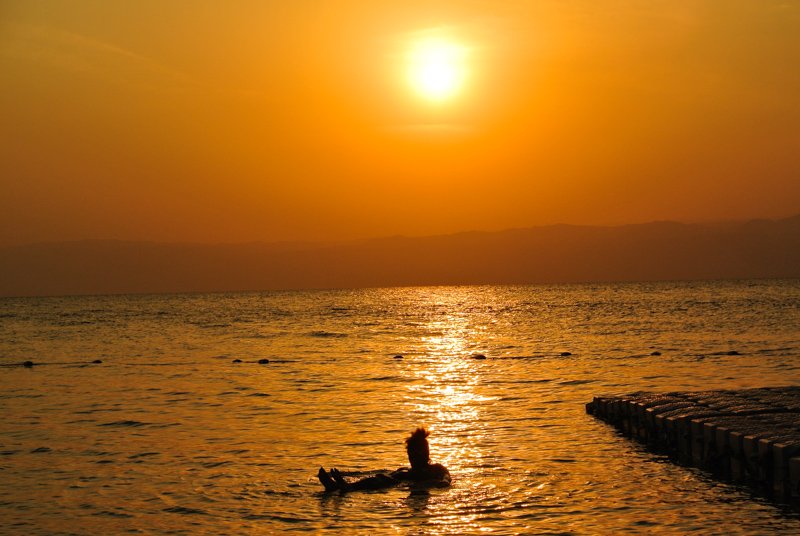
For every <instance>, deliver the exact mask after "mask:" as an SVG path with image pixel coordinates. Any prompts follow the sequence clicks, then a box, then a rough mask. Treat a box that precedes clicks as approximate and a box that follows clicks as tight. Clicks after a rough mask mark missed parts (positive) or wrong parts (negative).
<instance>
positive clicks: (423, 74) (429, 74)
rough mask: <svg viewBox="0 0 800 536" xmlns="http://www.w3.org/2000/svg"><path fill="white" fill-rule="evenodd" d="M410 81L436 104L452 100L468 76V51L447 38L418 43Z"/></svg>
mask: <svg viewBox="0 0 800 536" xmlns="http://www.w3.org/2000/svg"><path fill="white" fill-rule="evenodd" d="M410 58H411V61H410V67H409V80H410V82H411V85H412V87H413V88H414V89H415V90H416V91H417V92H418V93H419V94H420V95H422V96H423V97H425V98H427V99H429V100H432V101H444V100H447V99H449V98H452V97H453V96H454V95H456V94H457V93H458V92H459V91H460V90H461V88H462V86H463V84H464V79H465V77H466V69H465V67H466V66H465V58H466V49H465V48H464V47H463V46H461V45H459V44H458V43H456V42H453V41H449V40H445V39H426V40H423V41H418V42H416V43H415V44H414V45H413V47H412V50H411V54H410Z"/></svg>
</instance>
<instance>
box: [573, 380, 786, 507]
mask: <svg viewBox="0 0 800 536" xmlns="http://www.w3.org/2000/svg"><path fill="white" fill-rule="evenodd" d="M586 412H587V413H589V414H590V415H594V416H595V417H597V418H598V419H601V420H603V421H605V422H607V423H609V424H613V425H614V426H616V427H617V428H618V429H619V430H620V431H622V432H623V433H624V434H625V435H627V436H629V437H631V438H633V439H636V440H637V441H639V442H641V443H643V444H645V445H647V446H648V447H649V448H651V449H652V450H655V451H657V452H660V453H664V454H668V455H669V456H670V458H672V459H673V460H674V461H676V462H679V463H686V464H691V465H693V466H695V467H700V468H702V469H705V470H707V471H709V472H711V473H713V474H714V475H715V476H716V477H718V478H720V479H723V480H728V481H733V482H737V483H746V484H749V485H752V486H754V487H756V488H758V489H760V490H763V491H764V492H766V493H767V494H768V495H770V496H771V497H772V498H773V499H774V500H776V501H779V502H786V503H793V504H800V387H769V388H762V389H742V390H725V391H686V392H674V393H648V392H640V393H634V394H631V395H628V396H608V397H605V396H599V397H595V398H594V400H593V401H592V402H590V403H588V404H586Z"/></svg>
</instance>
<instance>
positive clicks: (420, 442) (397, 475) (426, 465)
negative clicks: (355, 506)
mask: <svg viewBox="0 0 800 536" xmlns="http://www.w3.org/2000/svg"><path fill="white" fill-rule="evenodd" d="M406 452H408V461H409V462H410V463H411V468H410V469H409V468H408V467H401V468H400V469H397V470H395V471H392V472H391V473H389V474H385V473H381V474H377V475H373V476H368V477H366V478H362V479H361V480H357V481H355V482H347V481H345V479H344V477H343V476H342V473H340V472H339V470H338V469H336V468H334V469H331V470H330V472H327V471H325V469H324V468H322V467H320V468H319V473H318V475H317V476H319V481H320V482H321V483H322V485H323V486H325V491H337V490H339V491H358V490H374V489H383V488H389V487H392V486H396V485H398V484H400V483H401V482H424V483H427V484H430V485H432V486H448V485H450V471H448V470H447V467H445V466H444V465H442V464H440V463H431V454H430V447H429V446H428V431H427V430H426V429H425V428H417V429H416V430H414V431H413V432H411V435H410V436H408V437H407V438H406Z"/></svg>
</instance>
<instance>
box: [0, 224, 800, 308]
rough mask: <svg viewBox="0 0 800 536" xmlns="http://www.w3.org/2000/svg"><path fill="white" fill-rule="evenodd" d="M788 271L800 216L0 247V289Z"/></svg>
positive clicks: (388, 283) (797, 260)
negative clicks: (320, 239)
mask: <svg viewBox="0 0 800 536" xmlns="http://www.w3.org/2000/svg"><path fill="white" fill-rule="evenodd" d="M796 277H800V215H798V216H794V217H791V218H786V219H781V220H777V221H771V220H753V221H749V222H746V223H741V224H730V225H715V224H683V223H676V222H653V223H647V224H637V225H624V226H618V227H591V226H573V225H553V226H547V227H532V228H528V229H512V230H507V231H500V232H465V233H458V234H453V235H443V236H431V237H419V238H407V237H402V236H398V237H390V238H379V239H372V240H364V241H359V242H348V243H338V244H314V243H260V242H255V243H247V244H213V245H208V244H169V243H155V242H134V241H117V240H85V241H77V242H57V243H41V244H32V245H25V246H7V247H2V248H0V296H3V297H11V296H53V295H82V294H127V293H168V292H213V291H239V290H288V289H320V288H358V287H361V288H366V287H396V286H426V285H482V284H492V285H502V284H540V283H578V282H584V283H585V282H615V281H657V280H699V279H762V278H796Z"/></svg>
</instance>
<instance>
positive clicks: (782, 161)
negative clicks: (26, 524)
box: [0, 0, 800, 245]
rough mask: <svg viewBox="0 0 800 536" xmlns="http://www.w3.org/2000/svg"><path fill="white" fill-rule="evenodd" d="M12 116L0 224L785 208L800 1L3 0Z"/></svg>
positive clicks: (253, 233)
mask: <svg viewBox="0 0 800 536" xmlns="http://www.w3.org/2000/svg"><path fill="white" fill-rule="evenodd" d="M430 38H434V39H440V40H445V41H447V42H450V43H457V44H458V46H459V47H461V50H462V51H463V52H464V57H463V69H464V70H463V71H462V72H461V73H460V76H463V85H462V86H461V88H460V90H459V91H457V92H456V93H455V94H454V95H453V96H452V97H451V98H445V99H442V100H439V101H432V100H429V99H426V98H425V97H424V96H422V95H420V94H419V93H417V92H415V91H414V89H413V88H412V86H411V84H410V83H409V79H408V76H409V75H408V65H409V54H410V51H411V50H412V49H413V47H414V45H415V43H419V42H420V41H421V40H424V39H430ZM0 125H2V129H0V245H8V244H21V243H28V242H37V241H50V240H76V239H84V238H118V239H132V240H154V241H162V242H170V241H191V242H244V241H252V240H266V241H273V240H287V239H288V240H294V239H307V240H321V239H324V240H328V239H350V238H362V237H374V236H382V235H393V234H405V235H429V234H440V233H451V232H458V231H464V230H487V231H491V230H500V229H505V228H510V227H528V226H534V225H546V224H553V223H574V224H622V223H632V222H646V221H653V220H662V219H672V220H678V221H706V220H714V219H747V218H755V217H766V218H778V217H784V216H790V215H793V214H797V213H800V5H799V4H797V3H794V2H773V1H771V0H749V1H741V0H726V1H722V0H718V1H703V0H691V1H682V0H672V1H661V0H656V1H647V2H630V1H617V0H611V1H607V2H596V1H589V0H537V1H492V2H489V1H478V0H475V1H466V0H461V1H454V0H451V1H443V0H425V1H416V0H404V1H403V2H375V1H366V0H364V1H361V0H335V1H333V0H331V1H328V0H302V1H291V2H289V1H263V0H259V1H256V0H247V1H245V0H241V1H233V2H219V1H204V0H185V1H181V0H171V1H166V2H165V1H162V0H128V1H123V0H118V1H114V2H109V1H107V0H95V1H88V0H72V1H70V2H63V1H59V0H52V1H44V0H41V1H40V0H4V2H3V3H2V4H0Z"/></svg>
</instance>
